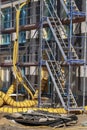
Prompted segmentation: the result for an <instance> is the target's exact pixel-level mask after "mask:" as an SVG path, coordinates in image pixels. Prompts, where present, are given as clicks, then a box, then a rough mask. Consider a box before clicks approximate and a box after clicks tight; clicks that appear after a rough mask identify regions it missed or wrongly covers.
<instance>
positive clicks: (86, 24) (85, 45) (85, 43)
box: [83, 0, 87, 109]
mask: <svg viewBox="0 0 87 130" xmlns="http://www.w3.org/2000/svg"><path fill="white" fill-rule="evenodd" d="M86 49H87V0H86V20H85V42H84V78H83V108H84V107H85V96H86V95H85V91H86ZM84 109H85V108H84Z"/></svg>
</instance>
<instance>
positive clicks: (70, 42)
mask: <svg viewBox="0 0 87 130" xmlns="http://www.w3.org/2000/svg"><path fill="white" fill-rule="evenodd" d="M72 17H73V16H72V0H71V1H70V34H69V54H68V55H69V59H71V55H72V53H71V44H72ZM70 89H71V64H70V62H69V83H68V110H69V108H70Z"/></svg>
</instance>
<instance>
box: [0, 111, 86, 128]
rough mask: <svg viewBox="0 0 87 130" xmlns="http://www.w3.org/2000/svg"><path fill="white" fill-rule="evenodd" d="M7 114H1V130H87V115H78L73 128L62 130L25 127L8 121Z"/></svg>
mask: <svg viewBox="0 0 87 130" xmlns="http://www.w3.org/2000/svg"><path fill="white" fill-rule="evenodd" d="M4 115H5V114H3V113H0V130H41V129H42V130H53V129H55V130H87V115H86V114H83V115H78V123H77V124H74V125H72V126H68V127H66V126H64V127H61V128H55V127H47V126H40V127H36V126H35V127H34V126H33V127H30V126H24V125H21V124H18V123H16V122H15V121H14V120H8V119H6V118H5V117H4Z"/></svg>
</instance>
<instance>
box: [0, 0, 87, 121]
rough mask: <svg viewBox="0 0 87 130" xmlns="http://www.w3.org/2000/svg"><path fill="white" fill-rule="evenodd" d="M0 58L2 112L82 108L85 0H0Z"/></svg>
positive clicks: (86, 86) (86, 87)
mask: <svg viewBox="0 0 87 130" xmlns="http://www.w3.org/2000/svg"><path fill="white" fill-rule="evenodd" d="M0 59H1V60H0V112H1V113H20V112H23V113H25V112H27V111H31V110H34V111H45V112H49V113H55V114H56V113H57V114H68V113H81V114H82V113H87V61H86V60H87V0H0ZM76 120H77V119H76Z"/></svg>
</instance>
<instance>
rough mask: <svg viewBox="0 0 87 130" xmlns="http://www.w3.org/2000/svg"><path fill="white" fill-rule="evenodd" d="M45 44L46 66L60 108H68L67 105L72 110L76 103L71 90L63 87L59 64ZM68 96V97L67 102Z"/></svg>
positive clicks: (63, 76)
mask: <svg viewBox="0 0 87 130" xmlns="http://www.w3.org/2000/svg"><path fill="white" fill-rule="evenodd" d="M45 44H46V49H44V50H45V52H46V54H47V57H48V60H47V61H46V66H47V69H48V72H49V74H50V76H51V79H52V82H53V84H54V87H55V89H56V92H57V94H58V96H59V98H60V101H61V103H62V106H63V107H64V108H65V109H67V108H68V105H69V108H72V107H73V108H76V107H77V103H76V100H75V98H74V96H73V94H72V91H71V89H69V90H67V88H66V87H65V75H64V73H63V72H62V68H61V66H60V64H59V62H57V61H56V59H55V56H54V54H53V51H52V48H51V47H50V44H49V43H48V42H47V41H46V40H45ZM51 59H52V60H51ZM62 82H64V85H63V84H62ZM68 91H69V92H68ZM68 96H69V97H70V99H69V102H68ZM68 103H69V104H68Z"/></svg>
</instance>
